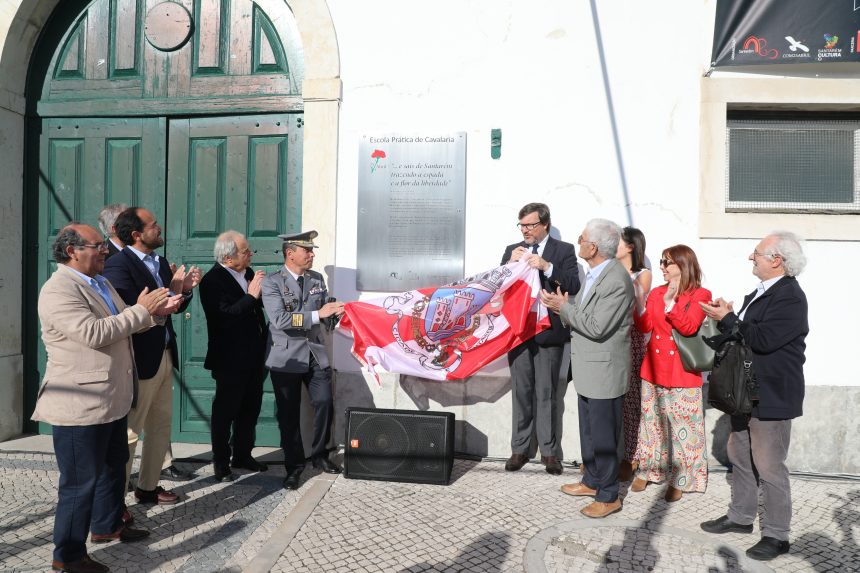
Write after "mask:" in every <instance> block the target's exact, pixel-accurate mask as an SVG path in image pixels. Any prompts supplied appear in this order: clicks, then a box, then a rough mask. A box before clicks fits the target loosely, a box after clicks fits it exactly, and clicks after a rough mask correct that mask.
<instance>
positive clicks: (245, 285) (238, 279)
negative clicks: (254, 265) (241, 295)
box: [218, 263, 248, 294]
mask: <svg viewBox="0 0 860 573" xmlns="http://www.w3.org/2000/svg"><path fill="white" fill-rule="evenodd" d="M218 264H219V265H221V266H222V267H224V269H225V270H226V271H227V272H228V273H230V274H231V275H233V278H234V279H236V282H237V283H239V286H240V287H242V290H243V291H244V292H245V293H246V294H247V293H248V281H247V280H245V272H244V271H243V272H241V273H240V272H239V271H237V270H234V269H231V268H230V267H228V266H227V265H225V264H224V263H218Z"/></svg>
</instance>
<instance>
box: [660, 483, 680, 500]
mask: <svg viewBox="0 0 860 573" xmlns="http://www.w3.org/2000/svg"><path fill="white" fill-rule="evenodd" d="M682 495H683V492H681V490H680V489H678V488H676V487H673V486H671V485H670V486H669V487H667V488H666V494H665V495H664V496H663V499H665V500H666V501H667V502H669V503H672V502H673V501H679V500H680V499H681V496H682Z"/></svg>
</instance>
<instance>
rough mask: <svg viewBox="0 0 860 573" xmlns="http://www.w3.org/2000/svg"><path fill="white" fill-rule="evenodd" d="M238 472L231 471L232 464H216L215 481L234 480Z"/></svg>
mask: <svg viewBox="0 0 860 573" xmlns="http://www.w3.org/2000/svg"><path fill="white" fill-rule="evenodd" d="M234 479H236V474H234V473H233V472H231V471H230V466H222V465H217V466H215V481H233V480H234Z"/></svg>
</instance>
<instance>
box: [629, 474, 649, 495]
mask: <svg viewBox="0 0 860 573" xmlns="http://www.w3.org/2000/svg"><path fill="white" fill-rule="evenodd" d="M646 487H648V481H647V480H644V479H642V478H640V477H638V478H636V479H635V480H633V483H632V484H630V491H635V492H640V491H645V488H646Z"/></svg>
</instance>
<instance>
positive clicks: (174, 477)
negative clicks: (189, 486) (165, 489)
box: [161, 466, 194, 481]
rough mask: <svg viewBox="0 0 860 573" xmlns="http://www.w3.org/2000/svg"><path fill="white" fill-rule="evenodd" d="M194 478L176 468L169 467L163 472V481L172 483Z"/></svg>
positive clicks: (189, 473)
mask: <svg viewBox="0 0 860 573" xmlns="http://www.w3.org/2000/svg"><path fill="white" fill-rule="evenodd" d="M192 478H194V474H193V473H191V472H186V471H183V470H181V469H179V468H178V467H176V466H167V467H166V468H164V469H163V470H161V479H166V480H170V481H188V480H190V479H192Z"/></svg>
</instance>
